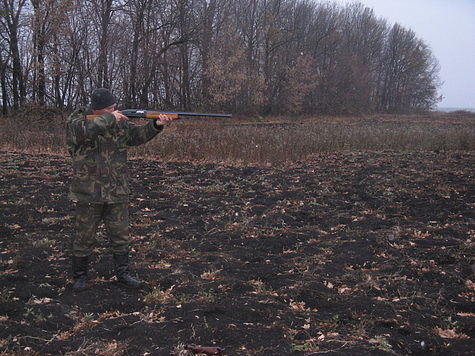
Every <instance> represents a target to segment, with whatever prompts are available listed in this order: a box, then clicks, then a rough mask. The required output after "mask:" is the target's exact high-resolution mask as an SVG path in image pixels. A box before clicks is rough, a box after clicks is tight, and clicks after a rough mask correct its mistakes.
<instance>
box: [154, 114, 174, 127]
mask: <svg viewBox="0 0 475 356" xmlns="http://www.w3.org/2000/svg"><path fill="white" fill-rule="evenodd" d="M172 121H173V119H172V118H171V117H169V116H168V115H167V114H160V115H159V118H158V119H156V120H155V124H156V125H157V126H166V125H170V124H171V123H172Z"/></svg>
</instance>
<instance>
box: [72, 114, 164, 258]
mask: <svg viewBox="0 0 475 356" xmlns="http://www.w3.org/2000/svg"><path fill="white" fill-rule="evenodd" d="M162 129H163V126H156V125H155V122H154V120H151V121H150V122H148V123H147V124H145V125H135V124H133V123H131V122H128V121H121V122H119V123H116V120H115V117H114V115H112V114H111V113H106V114H103V115H100V116H98V117H95V118H94V119H91V120H88V119H86V112H85V111H84V110H83V109H80V110H77V111H75V112H74V113H72V114H71V115H70V116H69V118H68V119H67V123H66V143H67V148H68V151H69V153H70V155H71V157H72V165H73V177H72V181H71V186H70V189H69V198H70V199H71V200H73V201H75V202H77V204H76V208H77V211H76V214H77V216H76V220H77V228H78V234H77V237H76V239H75V241H74V243H73V255H74V256H77V257H87V256H89V255H90V254H91V253H92V250H93V248H94V247H95V244H96V232H97V228H98V226H99V224H100V222H101V221H104V223H105V226H106V230H107V233H108V236H109V238H110V240H111V245H112V250H113V252H114V253H115V254H124V253H127V252H128V251H129V249H130V247H129V245H130V241H129V233H128V226H129V216H128V201H129V192H130V189H129V182H128V169H127V146H137V145H141V144H144V143H146V142H148V141H150V140H151V139H153V138H154V137H155V136H156V135H157V134H158V133H159V132H160V131H162Z"/></svg>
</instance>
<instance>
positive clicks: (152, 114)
mask: <svg viewBox="0 0 475 356" xmlns="http://www.w3.org/2000/svg"><path fill="white" fill-rule="evenodd" d="M121 113H122V114H123V115H125V116H127V117H128V118H129V119H159V118H160V115H161V114H165V115H167V116H168V117H170V118H172V119H173V120H177V119H179V118H180V116H204V117H232V116H233V115H231V114H212V113H199V112H181V111H150V110H136V109H126V110H122V111H121ZM98 116H100V115H94V114H93V115H87V116H86V118H87V119H88V120H91V119H94V118H95V117H98Z"/></svg>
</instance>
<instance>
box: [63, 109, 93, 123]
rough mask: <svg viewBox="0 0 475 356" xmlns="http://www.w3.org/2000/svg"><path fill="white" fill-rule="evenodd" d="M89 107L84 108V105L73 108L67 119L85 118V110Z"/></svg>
mask: <svg viewBox="0 0 475 356" xmlns="http://www.w3.org/2000/svg"><path fill="white" fill-rule="evenodd" d="M88 110H89V109H88V108H86V107H80V108H78V109H76V110H74V111H73V112H72V113H71V114H70V115H69V117H68V121H73V120H77V119H84V118H86V115H87V111H88Z"/></svg>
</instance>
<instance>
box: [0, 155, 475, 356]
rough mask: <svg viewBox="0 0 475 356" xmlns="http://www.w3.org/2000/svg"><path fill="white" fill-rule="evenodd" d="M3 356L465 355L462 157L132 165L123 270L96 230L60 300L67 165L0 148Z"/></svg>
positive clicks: (468, 164)
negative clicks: (129, 256) (200, 348)
mask: <svg viewBox="0 0 475 356" xmlns="http://www.w3.org/2000/svg"><path fill="white" fill-rule="evenodd" d="M0 161H1V165H0V193H1V196H2V200H1V203H0V236H1V240H0V258H1V264H0V322H1V325H2V327H1V328H0V353H1V352H3V354H5V355H66V354H67V355H91V354H96V355H185V354H186V352H187V351H186V350H185V345H188V344H197V345H204V346H218V347H220V348H223V349H224V354H226V355H318V354H320V353H322V354H323V353H325V354H334V355H337V354H352V355H370V354H371V355H385V354H388V355H389V354H401V355H402V354H411V353H412V354H419V353H424V352H425V353H427V354H467V355H468V354H470V353H471V352H472V350H473V348H474V346H475V342H474V340H475V328H474V325H475V274H474V271H473V270H472V266H473V264H474V263H475V253H474V243H475V222H474V219H475V218H474V216H475V214H474V208H475V187H474V181H475V176H474V174H475V173H474V167H475V154H474V153H473V152H461V153H444V152H438V153H434V152H417V153H396V152H379V153H378V152H373V153H345V154H343V153H342V154H326V155H322V156H319V157H315V158H314V159H313V160H312V161H309V162H301V163H299V164H296V165H294V166H291V167H286V168H268V167H265V168H263V167H249V166H248V167H231V166H221V165H214V164H191V163H176V162H175V163H174V162H168V163H161V162H156V161H150V160H141V159H135V160H132V161H131V162H130V173H131V183H132V189H133V194H132V197H131V208H130V211H131V233H132V235H133V237H134V251H133V260H132V261H133V270H134V272H135V273H137V275H138V276H139V278H141V279H142V280H144V281H146V282H147V283H148V285H149V289H148V290H146V291H142V292H134V291H130V290H124V289H122V288H120V287H119V286H118V285H117V284H116V283H114V278H113V270H112V264H113V263H112V256H111V254H110V252H109V249H108V244H107V239H106V236H105V232H104V231H103V230H100V231H99V236H98V237H99V244H98V247H97V249H96V251H95V253H94V257H93V260H92V264H91V267H92V268H91V269H92V271H91V276H90V288H89V290H88V291H86V292H83V293H79V294H73V293H72V292H71V279H70V261H69V248H70V243H71V241H72V238H73V236H74V231H75V230H74V207H73V206H72V205H71V204H70V203H69V202H68V201H67V199H66V192H67V187H68V184H69V177H70V174H71V172H70V167H69V160H68V159H67V158H65V157H62V156H54V155H33V154H23V153H14V152H7V151H3V152H1V153H0Z"/></svg>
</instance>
